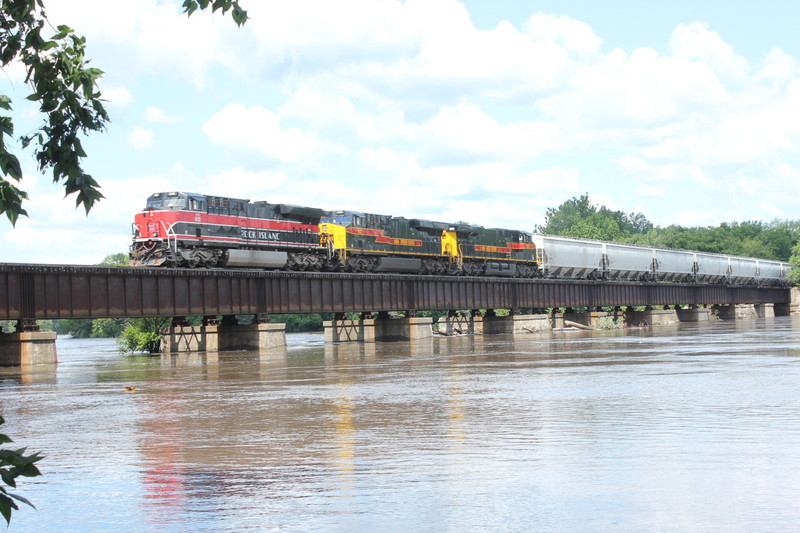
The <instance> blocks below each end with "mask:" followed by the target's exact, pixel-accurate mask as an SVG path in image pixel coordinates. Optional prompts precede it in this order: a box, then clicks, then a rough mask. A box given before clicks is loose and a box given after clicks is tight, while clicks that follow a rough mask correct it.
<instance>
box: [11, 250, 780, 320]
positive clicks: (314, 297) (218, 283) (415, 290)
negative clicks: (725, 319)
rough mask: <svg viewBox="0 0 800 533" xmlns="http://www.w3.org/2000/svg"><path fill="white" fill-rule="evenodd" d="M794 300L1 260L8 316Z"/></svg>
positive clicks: (751, 290)
mask: <svg viewBox="0 0 800 533" xmlns="http://www.w3.org/2000/svg"><path fill="white" fill-rule="evenodd" d="M789 301H790V294H789V289H788V288H774V287H741V286H723V285H698V284H678V283H632V282H598V281H587V280H520V279H503V278H468V277H431V276H411V275H390V274H381V275H368V274H340V273H302V272H276V271H258V270H182V269H150V268H127V267H87V266H59V265H31V264H11V263H5V264H3V263H0V320H15V319H58V318H104V317H111V318H115V317H144V316H194V315H232V314H242V315H250V314H271V313H327V312H348V311H364V312H370V311H405V310H412V311H413V310H436V309H439V310H447V309H504V308H518V309H525V308H548V307H600V306H626V305H627V306H639V305H683V304H709V305H711V304H736V303H758V304H764V303H777V304H786V303H789Z"/></svg>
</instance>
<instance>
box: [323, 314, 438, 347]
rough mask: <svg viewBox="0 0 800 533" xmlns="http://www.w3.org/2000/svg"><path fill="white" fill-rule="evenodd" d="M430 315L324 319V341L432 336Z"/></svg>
mask: <svg viewBox="0 0 800 533" xmlns="http://www.w3.org/2000/svg"><path fill="white" fill-rule="evenodd" d="M432 324H433V319H432V318H431V317H411V318H365V319H362V320H326V321H325V322H323V323H322V327H323V329H324V331H325V342H326V343H329V342H351V341H355V342H375V341H397V340H417V339H426V338H430V337H431V336H433V329H432V327H431V326H432Z"/></svg>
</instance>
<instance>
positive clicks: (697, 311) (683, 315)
mask: <svg viewBox="0 0 800 533" xmlns="http://www.w3.org/2000/svg"><path fill="white" fill-rule="evenodd" d="M675 313H676V314H677V315H678V320H680V321H681V322H708V314H709V313H708V309H707V308H705V307H697V306H695V305H690V306H689V307H687V308H686V309H676V310H675Z"/></svg>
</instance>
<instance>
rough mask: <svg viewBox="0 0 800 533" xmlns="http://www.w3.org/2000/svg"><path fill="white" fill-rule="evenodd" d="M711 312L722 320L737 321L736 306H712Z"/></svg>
mask: <svg viewBox="0 0 800 533" xmlns="http://www.w3.org/2000/svg"><path fill="white" fill-rule="evenodd" d="M709 312H710V314H711V315H712V316H715V317H717V318H719V319H720V320H736V304H727V305H712V306H711V310H710V311H709Z"/></svg>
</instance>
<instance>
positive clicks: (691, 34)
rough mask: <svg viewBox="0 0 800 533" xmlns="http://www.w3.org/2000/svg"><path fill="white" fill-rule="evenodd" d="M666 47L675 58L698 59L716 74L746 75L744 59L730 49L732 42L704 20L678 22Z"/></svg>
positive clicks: (746, 65)
mask: <svg viewBox="0 0 800 533" xmlns="http://www.w3.org/2000/svg"><path fill="white" fill-rule="evenodd" d="M669 44H670V51H671V53H672V55H673V56H674V57H676V58H681V59H687V60H690V61H700V62H702V63H705V64H706V65H709V66H710V67H712V68H713V69H714V71H715V72H717V73H718V74H719V75H721V76H723V77H726V78H730V79H732V80H734V81H743V80H744V79H745V78H746V76H747V70H748V68H749V64H748V62H747V60H746V59H745V58H743V57H741V56H739V55H736V53H735V52H734V51H733V46H731V45H730V44H728V43H726V42H725V41H724V40H723V39H722V37H721V36H720V35H719V34H718V33H716V32H713V31H710V30H709V29H708V24H706V23H704V22H692V23H689V24H679V25H678V27H677V28H675V31H673V32H672V38H671V39H670V43H669Z"/></svg>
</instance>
